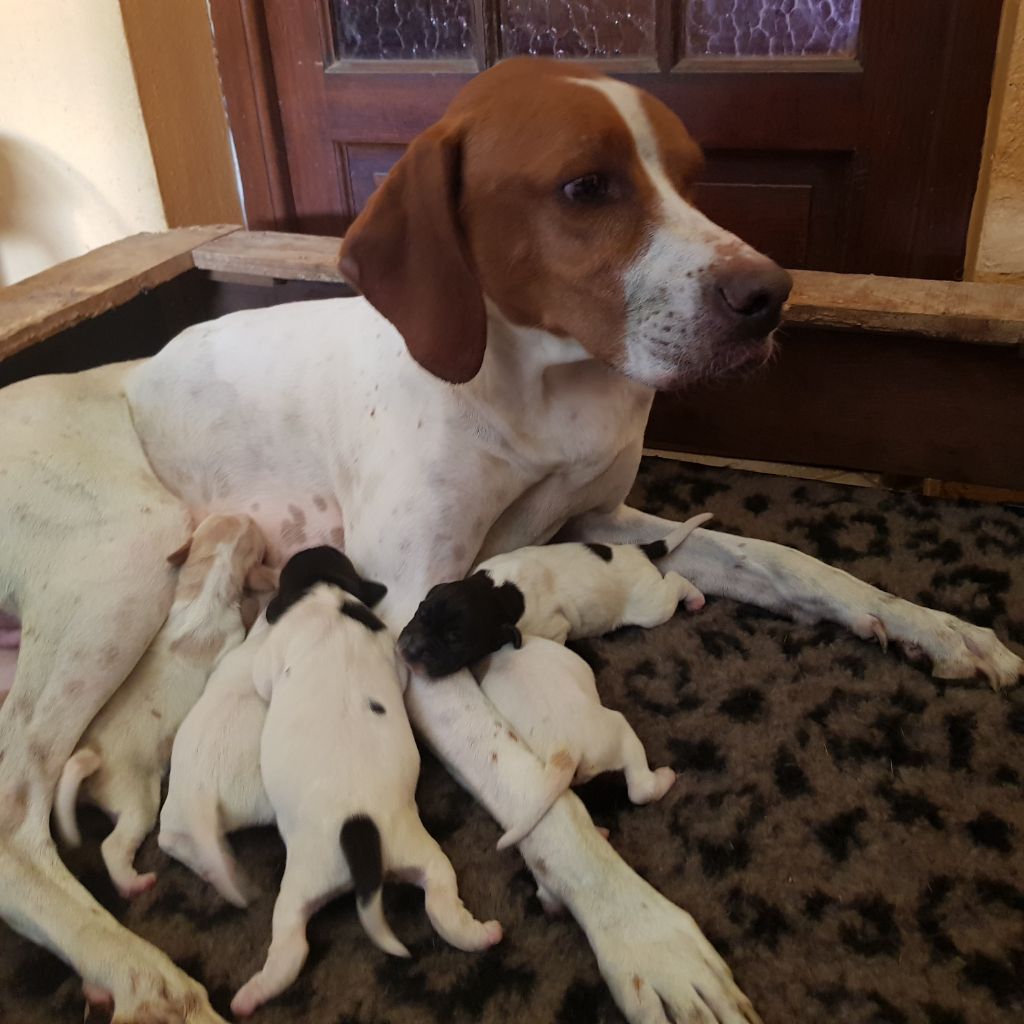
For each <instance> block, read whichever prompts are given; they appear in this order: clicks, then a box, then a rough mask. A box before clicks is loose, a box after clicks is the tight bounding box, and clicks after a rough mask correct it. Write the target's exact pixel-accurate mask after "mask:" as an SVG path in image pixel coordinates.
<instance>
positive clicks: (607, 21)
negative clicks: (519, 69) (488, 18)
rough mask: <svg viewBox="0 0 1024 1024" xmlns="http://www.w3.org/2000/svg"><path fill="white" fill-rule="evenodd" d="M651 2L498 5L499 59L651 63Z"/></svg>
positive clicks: (527, 0) (511, 1) (506, 0)
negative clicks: (517, 55) (518, 56)
mask: <svg viewBox="0 0 1024 1024" xmlns="http://www.w3.org/2000/svg"><path fill="white" fill-rule="evenodd" d="M654 3H655V0H582V2H581V0H501V47H502V53H504V54H505V55H506V56H510V55H512V54H515V53H528V54H533V55H535V56H549V57H550V56H554V57H637V56H641V57H649V56H653V54H654V47H655V36H654Z"/></svg>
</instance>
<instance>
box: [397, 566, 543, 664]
mask: <svg viewBox="0 0 1024 1024" xmlns="http://www.w3.org/2000/svg"><path fill="white" fill-rule="evenodd" d="M524 609H525V603H524V601H523V595H522V593H521V591H520V590H519V588H518V587H517V586H515V584H513V583H503V584H502V585H501V586H495V583H494V581H493V580H492V579H491V577H490V576H489V575H488V574H487V573H486V572H476V573H473V575H472V576H469V577H467V578H466V579H464V580H458V581H456V582H454V583H439V584H438V585H437V586H436V587H433V588H432V589H431V591H430V592H429V593H428V594H427V596H426V597H425V598H424V600H423V602H422V603H421V604H420V606H419V608H417V609H416V614H415V615H414V616H413V617H412V620H411V621H410V622H409V624H408V625H407V626H406V627H405V629H403V630H402V632H401V634H400V635H399V637H398V650H399V653H400V654H401V655H402V657H403V658H404V659H405V662H406V664H408V665H409V667H410V668H411V669H413V670H414V671H422V672H425V673H426V674H427V675H428V676H430V677H431V678H434V679H436V678H438V677H440V676H450V675H451V674H452V673H453V672H457V671H458V670H459V669H462V668H466V667H467V666H468V665H473V664H475V663H476V662H478V661H479V660H480V659H481V658H484V657H486V656H487V655H488V654H491V653H492V652H494V651H496V650H498V649H499V648H500V647H504V646H505V644H507V643H511V644H514V645H515V646H516V647H518V646H520V644H521V643H522V637H521V636H520V635H519V630H518V629H517V628H516V622H518V621H519V619H520V618H521V616H522V614H523V611H524Z"/></svg>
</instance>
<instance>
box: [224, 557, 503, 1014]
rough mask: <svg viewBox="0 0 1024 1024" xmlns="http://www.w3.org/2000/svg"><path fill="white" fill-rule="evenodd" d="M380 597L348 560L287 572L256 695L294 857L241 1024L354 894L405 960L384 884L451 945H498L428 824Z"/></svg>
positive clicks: (269, 784)
mask: <svg viewBox="0 0 1024 1024" xmlns="http://www.w3.org/2000/svg"><path fill="white" fill-rule="evenodd" d="M384 593H385V588H384V587H383V586H382V585H381V584H379V583H372V582H370V581H367V580H363V579H361V578H360V577H359V575H358V573H356V571H355V570H354V569H353V567H352V563H351V562H349V560H348V559H347V558H346V557H345V556H344V555H342V554H341V553H340V552H338V551H336V550H334V549H333V548H314V549H311V550H310V551H305V552H301V553H300V554H298V555H296V556H295V557H294V558H293V559H292V560H291V561H290V562H289V563H288V564H287V565H286V566H285V568H284V569H283V570H282V573H281V589H280V593H279V594H278V596H277V597H275V598H274V600H273V601H271V603H270V605H269V606H268V608H267V620H268V621H269V622H270V623H271V629H270V632H269V635H268V636H267V638H266V640H265V641H264V643H263V645H262V647H261V648H260V650H259V652H258V654H257V657H256V662H255V666H254V673H253V682H254V685H255V687H256V690H257V692H258V693H259V694H260V695H261V696H262V697H264V698H265V699H267V700H268V701H269V703H270V707H269V710H268V712H267V720H266V724H265V726H264V728H263V740H262V743H261V748H260V763H261V769H262V773H263V783H264V785H265V786H266V790H267V795H268V796H269V798H270V803H271V806H272V807H273V808H274V811H275V814H276V816H277V824H278V828H279V829H280V831H281V835H282V837H283V838H284V841H285V845H286V846H287V848H288V856H287V861H286V864H285V873H284V878H283V879H282V880H281V890H280V893H279V894H278V898H277V903H276V904H275V906H274V920H273V937H272V941H271V944H270V950H269V952H268V954H267V960H266V963H265V964H264V966H263V969H262V970H261V971H260V972H259V973H258V974H256V975H254V976H253V977H252V978H251V979H250V980H249V981H248V982H247V983H246V984H245V985H244V986H243V987H242V988H241V989H240V990H239V992H238V993H237V994H236V996H235V998H234V1000H233V1001H232V1003H231V1009H232V1011H233V1012H234V1013H235V1014H237V1015H239V1016H247V1015H248V1014H250V1013H252V1012H253V1011H254V1010H255V1009H256V1008H257V1007H258V1006H260V1005H261V1004H263V1003H264V1002H266V1001H267V1000H268V999H271V998H272V997H274V996H276V995H277V994H279V993H280V992H282V991H284V989H285V988H287V987H288V986H289V985H290V984H291V983H292V982H293V981H294V980H295V978H296V976H297V975H298V973H299V971H300V970H301V968H302V965H303V964H304V963H305V960H306V956H307V955H308V952H309V947H308V945H307V942H306V925H307V922H308V920H309V918H310V916H311V915H312V914H313V913H315V912H316V910H317V909H318V908H319V907H321V906H323V905H324V904H325V903H326V902H327V901H328V900H330V899H331V898H332V897H334V896H335V895H336V894H338V893H340V892H343V891H345V890H347V889H348V888H350V887H352V886H354V888H355V891H356V908H357V911H358V913H359V918H360V921H361V922H362V924H363V927H364V928H365V929H366V932H367V934H368V935H369V936H370V938H371V939H372V940H373V942H374V943H375V944H376V945H377V946H379V947H380V948H381V949H382V950H384V951H385V952H387V953H391V954H393V955H396V956H408V955H409V953H408V950H406V948H405V946H403V945H402V944H401V942H399V941H398V939H397V938H395V936H394V934H393V933H392V931H391V929H390V928H389V927H388V924H387V922H386V921H385V920H384V914H383V908H382V903H381V888H382V885H383V880H384V875H385V874H386V873H388V872H390V873H393V874H395V875H397V876H399V877H400V878H403V879H405V880H407V881H410V882H415V883H417V884H419V885H421V886H422V887H423V889H424V890H425V894H426V910H427V914H428V916H429V917H430V920H431V923H432V924H433V926H434V928H435V929H436V930H437V932H438V933H439V934H440V935H441V937H442V938H443V939H445V940H446V941H447V942H449V943H451V944H452V945H454V946H457V947H459V948H460V949H465V950H476V949H484V948H486V947H488V946H491V945H493V944H494V943H495V942H498V941H499V939H500V938H501V927H500V926H499V924H498V923H497V922H496V921H490V922H488V923H486V924H484V923H481V922H480V921H477V920H476V919H475V918H474V917H473V916H472V915H471V914H470V913H469V911H467V910H466V908H465V907H464V906H463V905H462V901H461V900H460V899H459V893H458V886H457V882H456V878H455V871H454V870H453V868H452V866H451V864H450V862H449V861H448V858H447V857H446V856H445V855H444V853H443V851H442V850H441V848H440V846H438V845H437V843H436V842H435V841H434V840H433V839H432V838H431V837H430V835H428V833H427V831H426V829H425V828H424V827H423V824H422V822H421V821H420V818H419V813H418V811H417V809H416V803H415V799H414V797H415V790H416V782H417V778H418V776H419V768H420V759H419V752H418V751H417V749H416V743H415V741H414V740H413V735H412V729H411V728H410V726H409V720H408V718H407V717H406V714H405V706H404V704H403V699H402V698H403V690H404V685H405V680H406V673H405V671H404V666H401V664H400V662H399V661H398V659H397V656H396V653H395V645H394V639H393V637H392V636H391V635H390V634H389V633H388V631H387V630H386V629H385V627H384V624H383V623H382V622H381V621H380V619H378V618H377V616H376V615H374V613H373V612H372V611H371V610H370V608H369V607H367V604H368V603H370V602H372V603H376V602H377V601H378V600H379V599H380V598H381V597H382V596H383V594H384Z"/></svg>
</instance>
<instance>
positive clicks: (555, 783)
mask: <svg viewBox="0 0 1024 1024" xmlns="http://www.w3.org/2000/svg"><path fill="white" fill-rule="evenodd" d="M578 767H579V760H578V759H576V758H573V757H572V755H571V754H570V753H569V752H568V751H566V750H559V751H557V752H556V753H555V754H553V755H552V756H551V759H550V760H549V761H548V763H547V764H546V765H545V766H544V783H543V788H542V791H541V792H542V795H541V797H540V799H539V800H538V801H537V803H536V804H535V805H534V807H533V808H532V809H531V810H530V811H528V812H527V813H526V814H525V815H524V816H523V820H522V821H520V822H519V824H517V825H513V826H512V828H510V829H509V830H508V831H507V832H506V833H505V834H504V835H503V836H502V837H501V838H500V839H499V840H498V849H499V850H507V849H508V848H509V847H510V846H515V845H516V844H517V843H520V842H522V841H523V840H524V839H525V838H526V837H527V836H528V835H529V834H530V833H531V832H532V831H533V830H534V829H535V828H536V827H537V823H538V822H539V821H540V820H541V818H543V817H544V815H545V814H547V813H548V811H550V810H551V805H552V804H553V803H554V802H555V801H556V800H557V799H558V798H559V797H560V796H561V795H562V794H563V793H564V792H565V791H566V790H567V789H568V788H569V787H570V786H571V785H572V780H573V779H574V778H575V777H576V769H577V768H578Z"/></svg>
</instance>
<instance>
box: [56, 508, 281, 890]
mask: <svg viewBox="0 0 1024 1024" xmlns="http://www.w3.org/2000/svg"><path fill="white" fill-rule="evenodd" d="M264 548H265V542H264V539H263V535H262V534H261V533H260V531H259V529H258V528H257V526H256V524H255V523H254V522H253V521H252V520H251V519H250V518H249V517H248V516H209V517H207V518H206V519H204V520H203V521H202V522H201V523H200V524H199V526H198V527H197V529H196V531H195V533H194V534H193V535H192V539H191V541H190V542H189V545H188V546H187V547H186V548H183V549H182V550H181V551H180V552H178V553H176V555H172V556H171V558H172V560H173V559H176V558H177V559H182V560H183V564H182V565H181V571H180V573H179V576H178V583H177V588H176V590H175V595H174V604H173V605H172V606H171V611H170V614H169V615H168V617H167V622H166V623H165V624H164V627H163V629H162V630H161V631H160V632H159V633H158V634H157V635H156V637H155V639H154V640H153V642H152V644H151V645H150V647H149V649H148V650H147V651H146V653H145V654H144V655H143V656H142V659H141V661H139V663H138V665H136V667H135V669H134V670H133V672H132V673H131V675H129V677H128V678H127V679H126V680H125V681H124V683H122V684H121V686H120V688H119V689H118V690H117V691H116V692H115V694H114V696H113V697H111V698H110V700H109V701H108V703H107V704H106V706H105V707H104V708H103V709H102V710H101V711H100V713H99V714H98V715H97V716H96V717H95V718H94V719H93V721H92V723H91V724H90V726H89V728H88V729H87V730H86V732H85V735H84V736H83V737H82V739H81V740H80V741H79V746H78V749H77V750H76V751H75V753H74V754H72V755H71V757H70V758H68V761H67V763H66V764H65V766H64V770H63V772H62V774H61V777H60V781H59V782H58V784H57V794H56V798H55V801H54V819H55V821H56V824H57V830H58V832H59V833H60V834H61V836H62V837H63V839H64V841H65V842H66V843H67V844H68V845H69V846H78V845H79V843H80V842H81V838H80V836H79V832H78V824H77V821H76V806H77V803H78V800H79V797H81V798H83V799H84V800H87V801H88V802H90V803H92V804H95V805H96V806H98V807H101V808H102V809H103V810H104V811H106V812H107V814H109V815H110V816H111V817H113V818H115V819H116V822H117V823H116V825H115V826H114V829H113V831H112V832H111V833H110V835H108V836H107V838H106V839H105V840H104V841H103V845H102V847H101V852H102V854H103V861H104V863H105V864H106V866H107V871H108V872H109V874H110V878H111V880H112V881H113V883H114V885H115V886H116V887H117V890H118V892H120V894H121V895H122V896H124V897H131V896H135V895H137V894H138V893H141V892H144V891H145V890H146V889H149V888H150V887H151V886H152V885H153V884H154V883H155V882H156V875H155V874H153V873H152V872H150V873H148V874H144V875H140V874H139V873H138V872H137V871H136V870H135V868H134V866H133V861H134V859H135V854H136V851H137V850H138V848H139V846H140V845H141V844H142V841H143V839H144V838H145V837H146V835H148V833H149V831H150V829H152V827H153V825H154V824H155V823H156V820H157V815H158V813H159V811H160V784H161V782H162V780H163V776H164V772H165V771H166V770H167V766H168V762H169V761H170V757H171V745H172V742H173V740H174V734H175V733H176V732H177V730H178V726H179V725H180V724H181V722H182V721H183V719H184V718H185V717H186V715H187V714H188V712H189V710H190V709H191V708H192V706H193V705H194V704H195V702H196V701H197V700H198V699H199V697H200V695H201V694H202V692H203V688H204V687H205V685H206V682H207V679H208V678H209V676H210V673H211V671H212V670H213V669H214V668H215V666H216V665H217V663H218V661H219V660H220V659H221V658H222V657H223V656H224V655H225V654H226V653H227V652H229V651H231V650H232V649H233V648H235V647H237V646H238V645H239V644H240V643H241V642H242V640H243V638H244V637H245V628H244V625H243V622H242V611H241V608H240V605H241V600H242V593H243V588H244V587H245V586H246V584H247V583H248V584H249V585H251V586H254V587H256V588H263V589H270V587H272V585H273V579H272V577H271V574H270V570H269V569H267V568H266V567H265V566H263V565H261V562H262V560H263V554H264ZM178 564H180V563H178Z"/></svg>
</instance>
